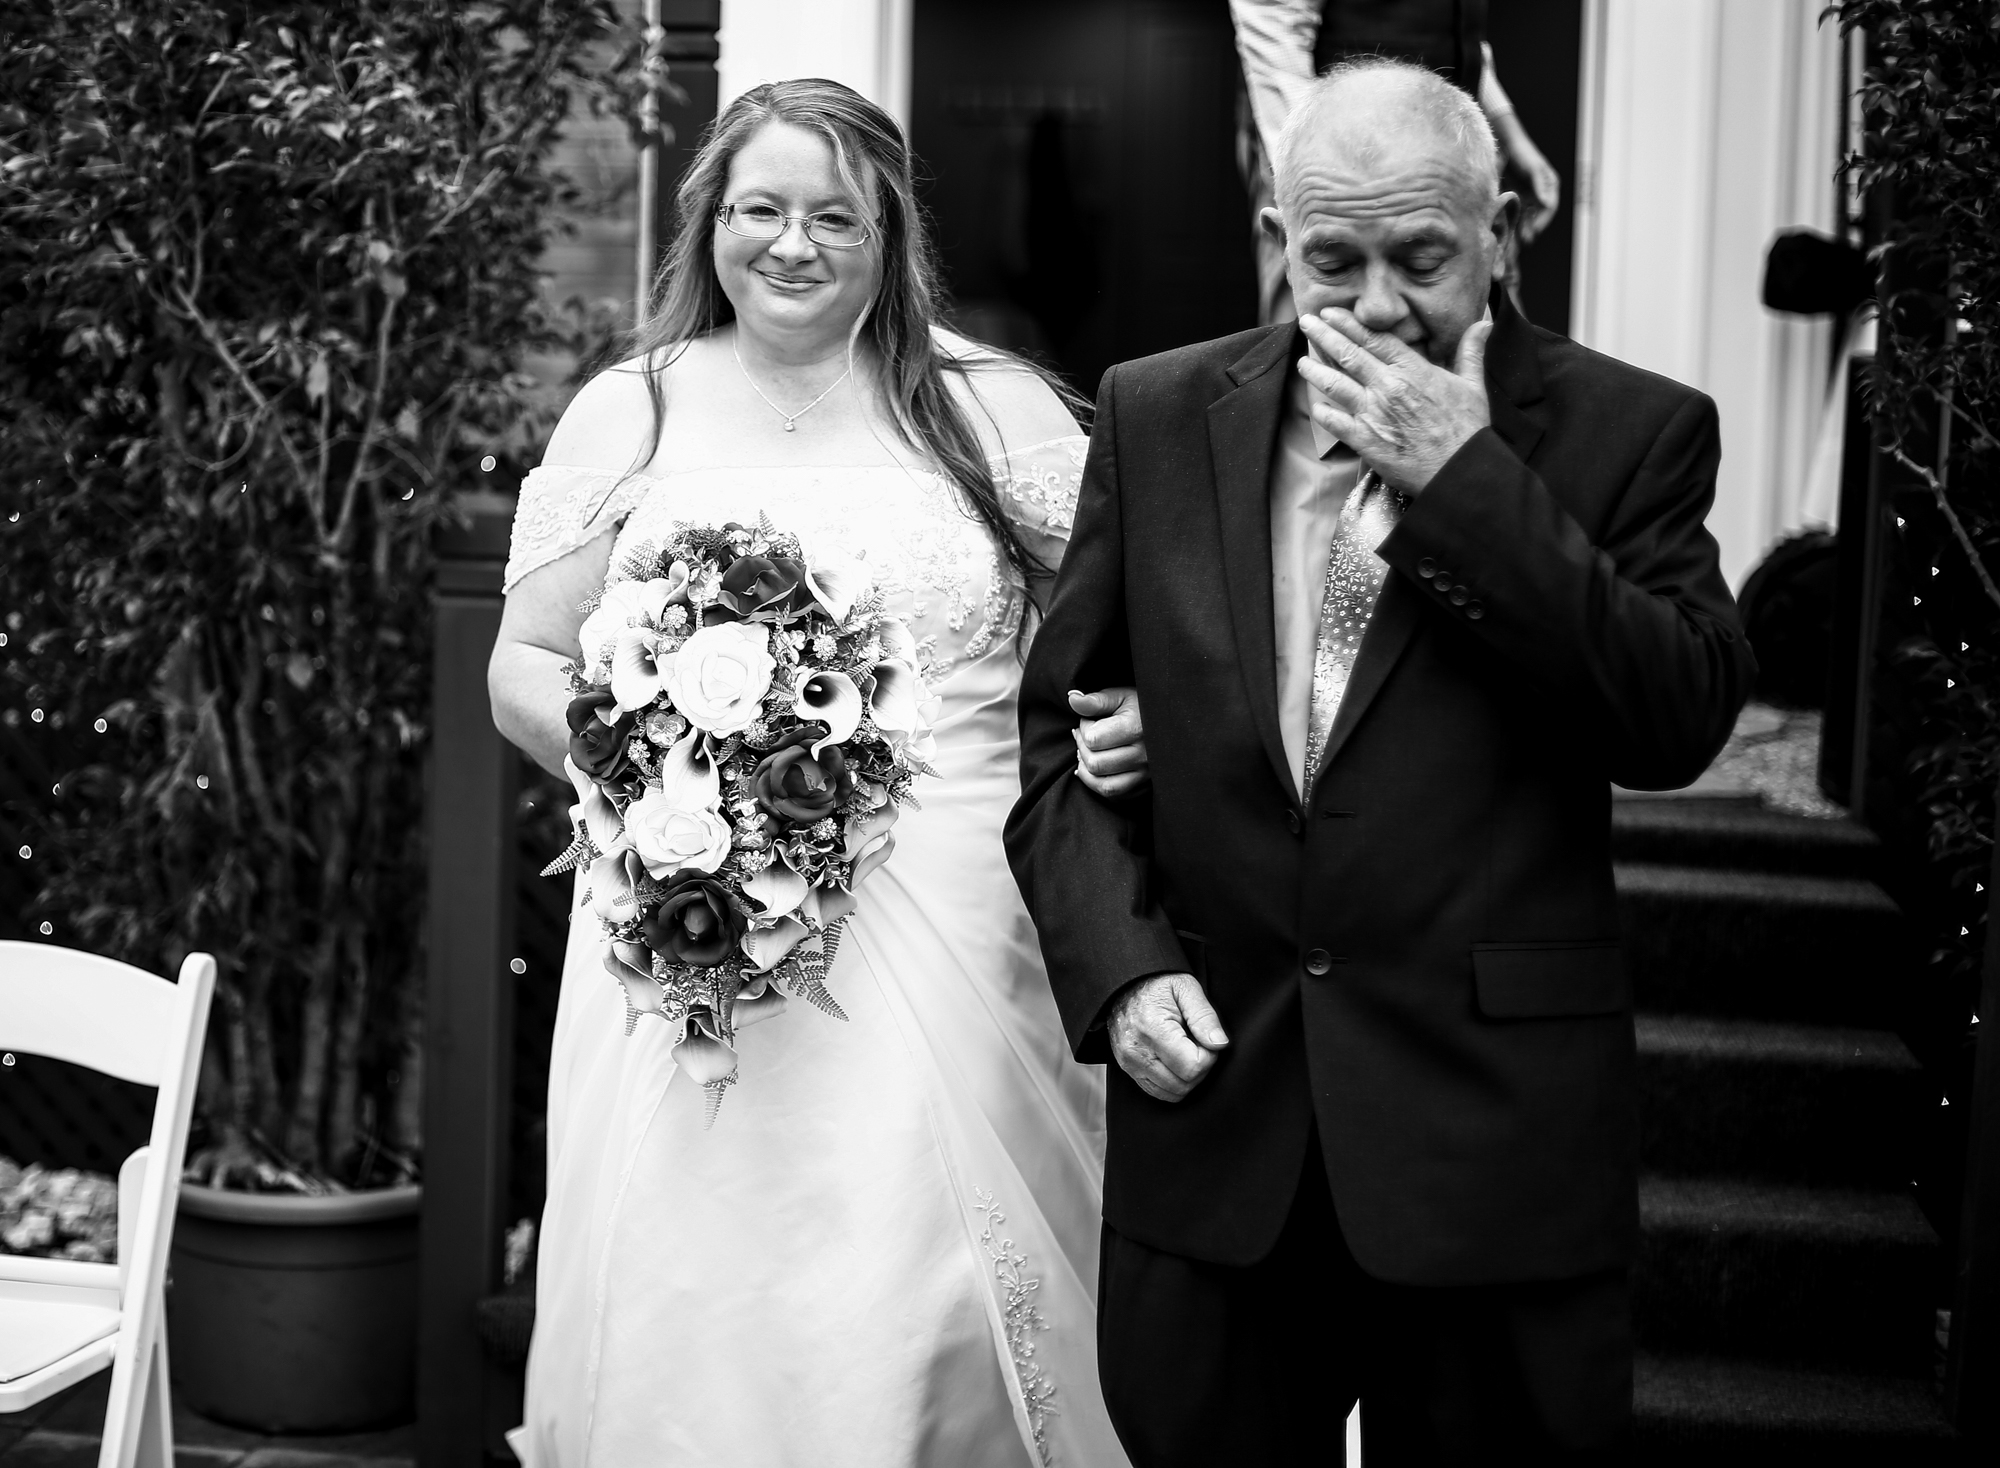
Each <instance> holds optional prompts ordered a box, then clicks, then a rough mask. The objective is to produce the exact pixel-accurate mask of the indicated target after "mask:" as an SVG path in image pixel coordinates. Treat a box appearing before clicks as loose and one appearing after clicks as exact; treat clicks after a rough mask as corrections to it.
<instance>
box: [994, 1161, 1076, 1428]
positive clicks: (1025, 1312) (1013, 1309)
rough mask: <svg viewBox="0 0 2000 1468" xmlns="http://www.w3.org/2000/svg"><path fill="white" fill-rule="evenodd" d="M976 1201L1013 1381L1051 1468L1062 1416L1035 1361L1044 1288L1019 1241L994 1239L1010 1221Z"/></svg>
mask: <svg viewBox="0 0 2000 1468" xmlns="http://www.w3.org/2000/svg"><path fill="white" fill-rule="evenodd" d="M972 1196H973V1197H974V1198H976V1199H977V1200H978V1201H977V1202H976V1203H974V1204H973V1206H974V1207H975V1208H977V1209H978V1210H979V1211H980V1212H981V1213H983V1214H985V1215H986V1226H985V1227H984V1228H983V1229H981V1230H980V1234H979V1242H980V1245H981V1246H982V1247H983V1248H984V1249H985V1250H986V1257H987V1258H988V1259H991V1260H992V1261H993V1277H994V1278H995V1279H997V1280H999V1281H1000V1284H1001V1286H1002V1288H1004V1289H1005V1290H1006V1292H1007V1303H1006V1305H1005V1306H1004V1307H1003V1309H1002V1311H1001V1321H1002V1323H1003V1325H1004V1326H1005V1328H1006V1332H1007V1351H1008V1354H1009V1355H1011V1356H1012V1357H1013V1358H1014V1375H1015V1377H1016V1378H1017V1379H1018V1380H1019V1381H1020V1384H1021V1405H1022V1407H1024V1408H1025V1409H1026V1410H1027V1414H1028V1430H1029V1431H1030V1432H1031V1433H1033V1434H1034V1438H1035V1456H1036V1457H1037V1458H1038V1459H1040V1461H1041V1464H1042V1468H1050V1465H1051V1464H1052V1463H1053V1462H1054V1461H1055V1459H1054V1457H1053V1455H1052V1454H1051V1452H1050V1450H1049V1439H1048V1419H1049V1418H1051V1417H1057V1416H1060V1415H1062V1414H1061V1413H1059V1412H1058V1411H1057V1410H1056V1407H1055V1399H1056V1386H1055V1383H1054V1382H1052V1381H1050V1380H1049V1377H1048V1373H1047V1372H1046V1371H1044V1370H1043V1369H1042V1367H1041V1365H1040V1363H1039V1362H1037V1361H1036V1360H1035V1335H1036V1333H1037V1332H1038V1331H1044V1330H1047V1329H1048V1328H1049V1323H1048V1321H1046V1320H1044V1319H1043V1318H1042V1312H1041V1311H1040V1310H1039V1309H1037V1308H1036V1306H1035V1291H1037V1290H1039V1289H1040V1288H1041V1287H1042V1282H1041V1281H1040V1280H1039V1279H1036V1278H1034V1277H1033V1276H1031V1275H1028V1274H1026V1273H1024V1272H1023V1271H1024V1270H1025V1268H1026V1266H1027V1263H1028V1256H1027V1255H1026V1254H1023V1253H1021V1252H1020V1251H1019V1250H1017V1249H1016V1248H1015V1247H1014V1241H1013V1240H1012V1239H1007V1238H1001V1237H999V1236H998V1235H997V1234H995V1233H994V1230H995V1229H996V1228H998V1227H999V1226H1000V1225H1001V1224H1004V1223H1005V1222H1006V1221H1007V1215H1006V1214H1004V1213H1002V1212H1001V1211H1000V1210H999V1209H998V1208H997V1207H995V1206H994V1203H993V1195H992V1194H991V1193H989V1192H987V1191H986V1190H985V1189H984V1188H974V1189H973V1190H972Z"/></svg>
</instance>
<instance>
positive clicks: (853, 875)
mask: <svg viewBox="0 0 2000 1468" xmlns="http://www.w3.org/2000/svg"><path fill="white" fill-rule="evenodd" d="M895 849H896V838H895V836H894V835H893V834H891V833H890V832H888V831H884V832H882V833H881V834H880V835H879V836H876V837H875V838H874V839H873V840H871V841H870V842H869V843H868V844H867V845H866V846H864V847H863V848H862V850H861V855H859V856H857V857H856V858H855V859H854V865H853V867H852V869H851V870H850V871H849V872H848V875H847V885H848V886H849V887H850V888H853V887H859V886H860V885H861V884H862V883H863V882H865V881H867V880H868V877H869V874H870V873H872V872H873V871H874V870H875V869H876V868H877V867H879V866H881V865H882V863H884V862H885V861H887V860H888V859H889V857H890V855H891V854H892V853H893V852H894V851H895Z"/></svg>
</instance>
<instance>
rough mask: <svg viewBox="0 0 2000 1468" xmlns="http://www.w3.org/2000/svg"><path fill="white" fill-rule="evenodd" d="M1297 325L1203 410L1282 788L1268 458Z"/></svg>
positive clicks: (1262, 713)
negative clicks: (1205, 412) (1272, 598)
mask: <svg viewBox="0 0 2000 1468" xmlns="http://www.w3.org/2000/svg"><path fill="white" fill-rule="evenodd" d="M1298 339H1299V330H1298V328H1297V327H1296V326H1291V325H1286V326H1274V327H1272V328H1271V330H1270V331H1269V332H1268V333H1267V334H1265V335H1264V336H1263V337H1260V338H1259V339H1258V340H1257V342H1256V344H1255V345H1253V346H1252V347H1251V348H1250V350H1249V351H1248V352H1246V353H1244V354H1243V356H1242V357H1240V358H1238V359H1237V360H1236V361H1235V362H1234V363H1232V364H1231V365H1230V367H1229V378H1230V381H1231V382H1232V383H1234V384H1235V386H1234V388H1233V389H1232V390H1231V391H1229V392H1227V393H1224V394H1223V395H1222V396H1221V397H1220V398H1217V399H1216V400H1215V401H1214V402H1213V403H1211V404H1209V408H1208V443H1209V451H1210V453H1211V454H1212V456H1213V459H1214V465H1215V495H1216V502H1217V510H1218V511H1219V513H1220V516H1221V521H1222V566H1223V576H1224V579H1225V581H1226V582H1227V584H1228V591H1229V615H1230V620H1231V623H1232V625H1233V627H1234V630H1235V633H1236V651H1237V655H1238V659H1239V661H1240V662H1241V664H1242V668H1243V683H1244V691H1245V693H1246V694H1247V696H1248V699H1249V705H1250V719H1251V722H1252V723H1253V724H1255V725H1256V728H1257V735H1258V737H1259V738H1260V739H1261V740H1262V741H1263V744H1264V752H1265V754H1266V755H1268V756H1269V757H1270V761H1271V768H1272V769H1273V771H1275V772H1276V774H1277V776H1278V782H1279V784H1280V786H1281V787H1282V788H1283V789H1285V790H1288V791H1290V790H1293V789H1294V788H1295V787H1294V786H1293V784H1292V774H1291V764H1290V762H1289V761H1287V760H1286V758H1285V744H1284V739H1283V738H1282V737H1281V735H1280V733H1279V729H1278V658H1277V649H1276V642H1275V638H1276V633H1275V632H1274V631H1273V628H1272V608H1271V484H1270V480H1271V454H1272V450H1273V448H1274V447H1275V445H1276V443H1277V438H1278V418H1279V415H1280V413H1281V412H1282V411H1283V408H1284V401H1285V383H1286V380H1287V378H1288V377H1289V375H1290V374H1289V373H1288V372H1287V371H1286V367H1287V364H1289V363H1290V362H1291V360H1292V359H1293V358H1294V357H1296V356H1297V355H1299V353H1300V351H1301V350H1303V349H1302V348H1301V347H1300V346H1298V345H1297V342H1298Z"/></svg>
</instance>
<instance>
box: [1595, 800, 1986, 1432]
mask: <svg viewBox="0 0 2000 1468" xmlns="http://www.w3.org/2000/svg"><path fill="white" fill-rule="evenodd" d="M1612 832H1613V851H1614V855H1615V857H1616V860H1617V877H1618V891H1619V900H1620V906H1621V909H1622V912H1623V917H1624V923H1625V941H1626V950H1627V954H1628V958H1629V961H1630V964H1631V967H1632V974H1633V980H1634V985H1635V990H1636V994H1637V999H1638V1009H1639V1017H1638V1026H1637V1028H1638V1047H1639V1076H1640V1085H1641V1088H1642V1090H1641V1107H1640V1118H1641V1134H1640V1148H1641V1152H1640V1159H1641V1168H1642V1173H1641V1184H1640V1194H1639V1201H1640V1218H1641V1230H1642V1239H1641V1244H1640V1254H1639V1262H1638V1267H1637V1270H1636V1271H1635V1274H1634V1278H1633V1306H1634V1311H1635V1316H1636V1321H1637V1326H1638V1334H1639V1352H1640V1354H1639V1364H1638V1378H1637V1384H1636V1389H1635V1405H1636V1409H1637V1416H1638V1431H1637V1436H1638V1442H1637V1454H1636V1461H1637V1462H1638V1463H1641V1464H1645V1465H1662V1468H1664V1465H1697V1464H1698V1465H1700V1468H1730V1465H1735V1464H1739V1463H1741V1464H1751V1463H1755V1464H1758V1465H1770V1464H1789V1463H1810V1464H1813V1465H1814V1468H1821V1465H1827V1468H1833V1465H1845V1464H1850V1463H1852V1464H1863V1463H1866V1464H1870V1465H1895V1468H1922V1465H1928V1464H1944V1463H1956V1462H1958V1461H1960V1460H1959V1458H1958V1456H1957V1454H1958V1451H1959V1449H1958V1447H1957V1439H1956V1437H1955V1434H1954V1433H1953V1432H1952V1430H1951V1429H1950V1427H1949V1426H1948V1425H1947V1423H1946V1421H1945V1417H1944V1413H1943V1408H1942V1405H1941V1399H1940V1396H1939V1392H1938V1388H1937V1361H1938V1348H1937V1340H1936V1335H1937V1329H1936V1318H1937V1316H1936V1309H1937V1305H1938V1304H1939V1303H1940V1296H1941V1294H1942V1287H1941V1286H1942V1281H1943V1278H1944V1270H1943V1266H1942V1261H1941V1259H1940V1257H1939V1244H1938V1239H1937V1236H1936V1234H1935V1233H1934V1232H1933V1231H1932V1229H1931V1227H1930V1225H1929V1223H1928V1222H1927V1221H1926V1220H1925V1218H1924V1215H1923V1213H1922V1212H1921V1211H1920V1210H1919V1209H1918V1207H1917V1204H1916V1202H1915V1200H1914V1196H1913V1192H1912V1189H1911V1186H1910V1182H1911V1179H1910V1167H1909V1159H1910V1158H1911V1157H1912V1156H1914V1155H1915V1153H1916V1149H1917V1145H1918V1136H1919V1128H1920V1124H1921V1118H1922V1116H1923V1108H1925V1107H1926V1106H1935V1105H1936V1104H1937V1098H1936V1096H1935V1095H1934V1094H1932V1093H1931V1091H1930V1090H1929V1089H1928V1088H1927V1087H1926V1086H1925V1084H1924V1081H1923V1076H1922V1073H1921V1071H1920V1069H1919V1067H1918V1065H1917V1062H1916V1061H1915V1059H1914V1058H1913V1057H1912V1056H1911V1054H1910V1052H1909V1051H1908V1050H1907V1049H1906V1048H1905V1047H1904V1045H1903V1043H1902V1041H1901V1040H1899V1039H1898V1038H1897V1037H1896V1035H1895V1033H1894V1032H1893V1030H1892V1028H1891V1026H1892V1024H1893V1016H1892V1006H1893V1002H1894V996H1895V994H1896V991H1897V988H1898V986H1899V985H1900V984H1903V983H1907V982H1908V976H1910V975H1911V974H1913V973H1914V972H1915V965H1914V964H1913V962H1912V955H1910V954H1909V953H1908V952H1907V951H1906V948H1905V944H1906V942H1907V935H1906V934H1905V932H1904V931H1903V924H1902V918H1901V914H1900V913H1899V911H1898V909H1897V907H1896V905H1895V903H1894V902H1892V901H1891V900H1890V899H1889V897H1888V895H1887V894H1886V893H1885V892H1883V891H1882V889H1881V888H1880V887H1878V886H1877V885H1876V884H1875V882H1874V881H1873V880H1872V879H1871V872H1872V870H1873V863H1874V861H1875V860H1876V851H1877V848H1876V843H1875V840H1874V838H1873V837H1872V836H1871V835H1869V834H1868V833H1867V832H1865V831H1863V830H1861V829H1860V828H1859V827H1856V826H1854V825H1852V824H1850V823H1848V822H1846V821H1832V820H1808V819H1804V818H1801V817H1797V816H1787V815H1780V814H1777V813H1774V812H1771V811H1767V810H1765V809H1764V808H1763V807H1762V806H1761V805H1759V804H1758V803H1757V802H1756V801H1755V800H1754V799H1727V798H1721V799H1702V798H1681V799H1621V800H1619V801H1618V802H1616V805H1615V807H1614V812H1613V817H1612Z"/></svg>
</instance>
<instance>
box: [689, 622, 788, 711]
mask: <svg viewBox="0 0 2000 1468" xmlns="http://www.w3.org/2000/svg"><path fill="white" fill-rule="evenodd" d="M777 667H778V665H777V663H776V662H774V661H773V660H772V658H771V634H770V629H769V628H767V627H765V626H764V625H763V624H762V623H761V622H718V623H717V624H716V625H715V626H713V627H704V628H702V629H701V630H700V631H699V632H697V633H695V634H694V636H692V637H690V638H689V639H688V640H687V641H686V642H685V643H683V644H682V645H681V649H680V651H679V652H678V653H676V654H675V655H674V661H673V669H672V671H670V672H669V673H668V674H667V697H668V698H670V699H672V700H673V704H674V711H675V712H676V713H678V714H681V715H682V716H683V717H685V718H686V719H687V721H688V722H689V723H690V724H693V725H694V726H695V727H696V728H697V729H701V730H705V731H706V732H708V733H710V734H725V735H726V734H740V733H742V732H743V730H745V729H747V728H749V727H750V725H751V724H752V723H754V722H755V721H756V719H757V716H758V715H759V714H761V713H762V712H763V701H764V695H765V694H766V693H767V692H769V691H770V687H771V675H772V674H773V673H774V672H776V671H777Z"/></svg>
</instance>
